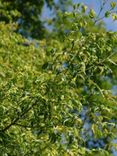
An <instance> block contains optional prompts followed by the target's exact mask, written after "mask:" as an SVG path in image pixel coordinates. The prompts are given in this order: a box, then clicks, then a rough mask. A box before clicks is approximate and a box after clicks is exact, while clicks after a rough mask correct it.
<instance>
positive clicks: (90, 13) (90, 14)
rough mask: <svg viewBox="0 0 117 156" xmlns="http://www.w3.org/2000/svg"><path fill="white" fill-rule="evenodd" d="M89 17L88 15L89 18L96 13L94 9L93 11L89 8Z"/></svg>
mask: <svg viewBox="0 0 117 156" xmlns="http://www.w3.org/2000/svg"><path fill="white" fill-rule="evenodd" d="M89 17H90V18H94V17H96V13H95V11H94V10H93V9H90V12H89Z"/></svg>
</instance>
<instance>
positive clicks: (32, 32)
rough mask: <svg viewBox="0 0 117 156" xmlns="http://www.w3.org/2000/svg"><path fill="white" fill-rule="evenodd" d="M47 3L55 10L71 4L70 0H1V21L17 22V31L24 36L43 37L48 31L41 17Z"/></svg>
mask: <svg viewBox="0 0 117 156" xmlns="http://www.w3.org/2000/svg"><path fill="white" fill-rule="evenodd" d="M61 4H62V5H61ZM45 5H47V7H48V8H49V9H50V10H53V11H54V10H55V9H56V8H59V10H61V9H62V8H66V6H68V5H69V1H68V2H66V3H65V4H64V0H63V1H60V2H59V3H55V2H54V0H45V1H44V0H18V1H17V0H0V9H1V10H0V21H4V22H6V23H10V22H17V23H18V27H17V31H18V32H19V33H21V34H22V35H23V36H25V37H29V36H30V37H32V38H38V39H42V38H44V37H45V35H46V33H47V31H46V30H45V26H44V22H43V21H42V19H41V13H42V11H43V8H44V6H45Z"/></svg>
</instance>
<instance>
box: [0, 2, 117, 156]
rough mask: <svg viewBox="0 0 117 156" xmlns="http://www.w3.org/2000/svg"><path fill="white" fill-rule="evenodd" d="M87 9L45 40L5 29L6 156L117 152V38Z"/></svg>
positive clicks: (0, 72) (2, 148) (11, 25)
mask: <svg viewBox="0 0 117 156" xmlns="http://www.w3.org/2000/svg"><path fill="white" fill-rule="evenodd" d="M1 2H2V1H1ZM12 2H13V5H15V6H17V5H16V4H17V3H18V4H19V3H20V2H21V1H16V2H17V3H15V1H12ZM12 2H11V1H4V2H3V3H1V4H2V5H3V4H4V3H5V5H8V6H9V4H10V3H11V4H12ZM31 2H32V3H33V2H34V1H30V3H31ZM37 2H38V1H35V2H34V3H35V5H36V4H37ZM40 2H41V1H39V3H40ZM49 2H52V1H47V3H48V4H49V5H50V4H51V3H49ZM32 3H31V5H33V4H32ZM21 4H23V3H21ZM26 4H28V3H26ZM41 4H42V5H43V1H42V3H41ZM52 4H53V3H52ZM23 5H25V3H24V4H23ZM103 5H104V4H103ZM11 6H12V5H10V10H11V11H12V8H11ZM17 7H19V5H18V6H17ZM86 9H87V7H86V6H85V5H84V4H75V5H74V6H73V11H72V12H64V11H62V13H60V12H58V13H59V15H58V16H57V17H56V19H55V20H54V21H53V29H54V30H55V31H54V32H53V31H52V32H50V33H48V38H46V39H42V40H36V39H34V40H32V41H29V40H27V39H26V38H25V37H23V36H22V35H21V34H18V33H17V30H18V24H17V23H15V22H14V20H11V22H8V23H6V22H0V154H1V156H20V155H22V156H27V155H29V156H80V155H82V156H94V155H97V156H98V155H101V156H106V155H107V156H110V155H112V151H113V149H115V148H116V147H117V144H116V143H115V142H114V139H116V138H117V96H116V95H113V94H112V87H113V86H114V85H116V84H117V71H116V67H117V32H112V31H107V30H106V28H104V26H103V24H102V23H98V21H100V19H101V18H100V17H99V16H98V15H96V13H95V12H94V10H93V9H91V10H89V11H88V13H87V11H86ZM114 9H116V4H115V3H114V2H113V3H111V4H110V11H112V10H114ZM27 11H29V10H28V9H27ZM4 13H6V12H4ZM109 14H111V12H110V13H109ZM36 15H37V14H36ZM112 15H113V16H114V18H113V20H115V17H116V14H115V11H114V13H113V12H112ZM104 16H105V17H107V11H106V12H105V15H104ZM27 20H28V19H27ZM59 27H60V29H59ZM45 31H46V30H45Z"/></svg>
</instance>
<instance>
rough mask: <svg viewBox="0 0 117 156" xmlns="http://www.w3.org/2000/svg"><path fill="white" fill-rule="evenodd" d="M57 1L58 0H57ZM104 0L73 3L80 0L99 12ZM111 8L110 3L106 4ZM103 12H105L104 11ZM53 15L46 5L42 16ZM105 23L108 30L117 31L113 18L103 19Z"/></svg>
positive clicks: (85, 0)
mask: <svg viewBox="0 0 117 156" xmlns="http://www.w3.org/2000/svg"><path fill="white" fill-rule="evenodd" d="M56 1H57V0H56ZM101 1H102V0H73V3H79V2H82V3H84V4H86V5H87V6H88V8H93V9H94V10H95V11H96V13H98V12H99V8H100V2H101ZM108 1H109V2H110V1H112V0H108ZM113 1H115V2H117V0H113ZM108 8H109V3H107V4H106V6H105V9H104V11H105V10H106V9H108ZM102 14H103V12H102ZM50 16H51V12H50V11H49V9H47V7H46V6H45V7H44V10H43V13H42V17H43V18H48V17H50ZM103 20H104V22H105V24H106V28H107V30H112V31H117V21H115V22H114V21H113V20H112V18H105V19H103Z"/></svg>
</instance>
